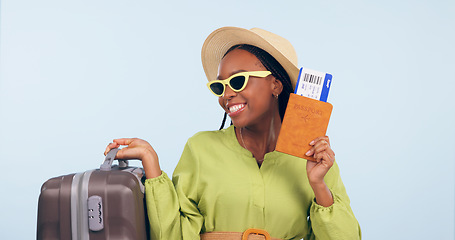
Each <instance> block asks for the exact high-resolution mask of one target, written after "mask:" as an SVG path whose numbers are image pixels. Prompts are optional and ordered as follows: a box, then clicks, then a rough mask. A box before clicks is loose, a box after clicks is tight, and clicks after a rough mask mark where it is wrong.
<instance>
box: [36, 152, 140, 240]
mask: <svg viewBox="0 0 455 240" xmlns="http://www.w3.org/2000/svg"><path fill="white" fill-rule="evenodd" d="M117 151H118V149H113V150H111V151H110V152H109V153H108V154H107V156H106V159H105V161H104V163H103V164H102V165H101V166H100V169H94V170H89V171H85V172H82V173H75V174H69V175H65V176H60V177H55V178H51V179H49V180H48V181H46V182H45V183H44V184H43V186H42V187H41V193H40V196H39V200H38V221H37V222H38V224H37V239H38V240H53V239H60V240H67V239H68V240H88V239H90V240H99V239H111V240H112V239H125V240H126V239H134V240H142V239H144V240H146V239H148V231H147V227H148V221H147V218H146V210H145V204H144V185H143V181H144V179H145V176H144V173H143V169H142V168H137V167H128V161H119V165H118V166H117V165H115V166H112V162H113V160H114V158H115V155H116V153H117Z"/></svg>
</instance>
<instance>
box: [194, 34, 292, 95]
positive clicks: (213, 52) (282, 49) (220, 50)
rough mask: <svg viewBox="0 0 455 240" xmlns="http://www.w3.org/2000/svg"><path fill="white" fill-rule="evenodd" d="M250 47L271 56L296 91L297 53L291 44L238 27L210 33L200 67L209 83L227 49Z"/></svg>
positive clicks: (282, 39)
mask: <svg viewBox="0 0 455 240" xmlns="http://www.w3.org/2000/svg"><path fill="white" fill-rule="evenodd" d="M238 44H249V45H253V46H256V47H259V48H261V49H263V50H265V51H266V52H268V53H269V54H270V55H272V56H273V57H274V58H275V59H276V60H277V61H278V62H279V63H280V64H281V66H283V68H284V69H285V70H286V72H287V73H288V75H289V77H290V78H291V82H292V86H293V87H294V88H295V84H296V82H297V78H298V76H299V68H298V67H297V54H296V52H295V50H294V47H293V46H292V45H291V43H290V42H289V41H288V40H286V39H285V38H283V37H280V36H278V35H276V34H274V33H271V32H268V31H266V30H263V29H260V28H252V29H250V30H248V29H244V28H238V27H223V28H219V29H217V30H215V31H214V32H212V33H211V34H210V35H209V36H208V37H207V39H206V40H205V42H204V45H203V46H202V56H201V57H202V66H203V67H204V71H205V75H206V76H207V79H208V80H209V81H211V80H215V79H216V78H217V74H218V65H219V64H220V61H221V59H222V58H223V56H224V54H226V52H227V50H229V48H231V47H232V46H234V45H238Z"/></svg>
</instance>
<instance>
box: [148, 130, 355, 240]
mask: <svg viewBox="0 0 455 240" xmlns="http://www.w3.org/2000/svg"><path fill="white" fill-rule="evenodd" d="M324 180H325V182H326V184H327V185H328V187H329V189H330V191H331V192H332V194H333V197H334V204H333V205H332V206H330V207H322V206H320V205H318V204H317V203H316V202H315V201H314V193H313V190H312V189H311V187H310V185H309V183H308V178H307V175H306V160H304V159H301V158H298V157H293V156H290V155H287V154H284V153H280V152H276V151H274V152H270V153H267V154H266V155H265V158H264V162H263V163H262V166H261V167H260V168H259V167H258V165H257V163H256V160H255V159H254V158H253V156H252V154H251V153H250V152H249V151H248V150H246V149H244V148H243V147H242V146H240V144H239V143H238V141H237V138H236V136H235V131H234V127H233V126H230V127H229V128H227V129H223V130H220V131H208V132H200V133H197V134H196V135H194V136H193V137H191V138H190V139H189V140H188V142H187V143H186V145H185V148H184V150H183V153H182V156H181V158H180V161H179V163H178V165H177V167H176V169H175V171H174V175H173V180H172V182H171V180H170V179H169V178H168V176H167V175H166V173H164V172H163V173H162V175H161V176H159V177H157V178H153V179H147V180H146V182H145V189H146V203H147V212H148V217H149V220H150V228H151V229H150V232H151V239H163V240H173V239H184V240H189V239H191V240H194V239H199V234H200V233H205V232H212V231H234V232H243V231H245V230H246V229H248V228H260V229H265V230H267V231H268V232H269V234H270V235H271V236H272V237H274V238H280V239H302V238H304V239H337V240H341V239H349V240H353V239H360V235H361V234H360V227H359V224H358V223H357V220H356V219H355V217H354V214H353V212H352V210H351V208H350V206H349V198H348V196H347V194H346V190H345V188H344V185H343V183H342V181H341V178H340V175H339V169H338V165H337V164H336V163H335V164H334V165H333V166H332V168H331V169H330V170H329V172H328V173H327V175H326V176H325V179H324Z"/></svg>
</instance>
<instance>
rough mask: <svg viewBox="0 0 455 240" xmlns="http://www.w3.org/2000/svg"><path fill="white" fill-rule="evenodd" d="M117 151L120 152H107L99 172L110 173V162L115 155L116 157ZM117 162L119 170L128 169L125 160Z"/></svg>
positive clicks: (116, 149) (115, 150)
mask: <svg viewBox="0 0 455 240" xmlns="http://www.w3.org/2000/svg"><path fill="white" fill-rule="evenodd" d="M118 150H120V149H118V148H113V149H111V151H109V152H108V153H107V154H106V158H105V159H104V162H103V164H101V166H100V170H101V171H111V168H112V162H113V161H114V159H115V155H117V152H118ZM118 162H119V164H118V165H119V167H120V168H126V167H128V161H127V160H119V161H118Z"/></svg>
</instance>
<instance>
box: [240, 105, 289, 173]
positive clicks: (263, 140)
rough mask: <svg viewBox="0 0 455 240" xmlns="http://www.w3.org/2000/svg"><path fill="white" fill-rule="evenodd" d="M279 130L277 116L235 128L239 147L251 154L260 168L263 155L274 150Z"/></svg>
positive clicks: (279, 124)
mask: <svg viewBox="0 0 455 240" xmlns="http://www.w3.org/2000/svg"><path fill="white" fill-rule="evenodd" d="M280 129H281V118H280V116H279V114H277V115H274V116H273V117H271V118H270V119H268V120H264V121H261V123H260V124H256V125H252V126H245V127H242V128H236V133H237V139H238V140H239V143H240V145H242V146H243V147H244V148H245V149H247V150H248V151H250V152H251V153H252V154H253V156H254V158H256V161H257V162H258V164H259V166H260V165H261V164H262V161H263V160H264V156H265V154H266V153H269V152H272V151H274V150H275V147H276V142H277V139H278V135H279V133H280Z"/></svg>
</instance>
